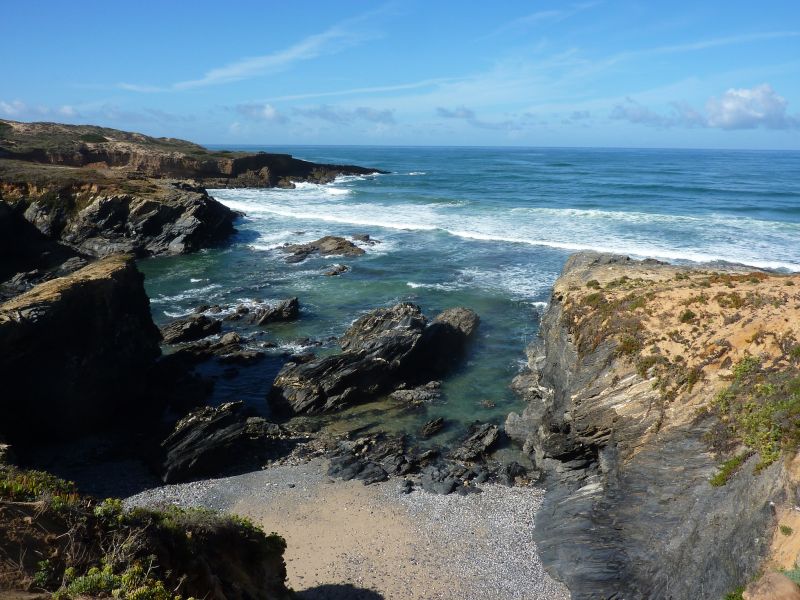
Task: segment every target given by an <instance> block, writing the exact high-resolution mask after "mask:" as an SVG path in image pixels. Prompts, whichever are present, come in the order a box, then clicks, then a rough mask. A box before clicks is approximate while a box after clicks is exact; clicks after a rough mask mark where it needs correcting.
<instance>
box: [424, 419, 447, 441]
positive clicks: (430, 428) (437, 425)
mask: <svg viewBox="0 0 800 600" xmlns="http://www.w3.org/2000/svg"><path fill="white" fill-rule="evenodd" d="M442 429H444V417H436V418H435V419H431V420H430V421H427V422H426V423H425V424H424V425H423V426H422V428H421V429H420V430H419V435H420V437H423V438H429V437H433V436H434V435H436V434H437V433H439V432H440V431H441V430H442Z"/></svg>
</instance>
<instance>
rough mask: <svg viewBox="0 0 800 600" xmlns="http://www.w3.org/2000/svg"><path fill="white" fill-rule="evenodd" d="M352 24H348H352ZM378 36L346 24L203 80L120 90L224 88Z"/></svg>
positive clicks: (125, 85)
mask: <svg viewBox="0 0 800 600" xmlns="http://www.w3.org/2000/svg"><path fill="white" fill-rule="evenodd" d="M352 21H354V20H350V21H348V22H346V23H349V22H352ZM375 35H376V34H375V33H363V32H358V31H354V30H351V29H350V28H348V27H347V26H346V24H339V25H334V26H333V27H330V28H329V29H327V30H326V31H323V32H322V33H317V34H314V35H310V36H308V37H306V38H304V39H302V40H300V41H299V42H297V43H295V44H293V45H291V46H289V47H288V48H284V49H282V50H278V51H276V52H272V53H270V54H264V55H261V56H253V57H246V58H242V59H239V60H237V61H234V62H231V63H228V64H227V65H224V66H222V67H216V68H214V69H211V70H209V71H206V72H205V73H204V74H203V76H202V77H200V78H197V79H187V80H183V81H177V82H175V83H172V84H169V85H167V86H157V85H150V84H138V83H128V82H122V83H119V84H117V87H118V88H120V89H123V90H126V91H130V92H141V93H155V92H168V91H182V90H188V89H192V88H200V87H207V86H213V85H222V84H226V83H232V82H236V81H242V80H245V79H251V78H253V77H260V76H262V75H267V74H270V73H277V72H279V71H284V70H286V69H289V68H290V67H292V66H293V65H295V64H297V63H300V62H303V61H307V60H312V59H314V58H317V57H319V56H323V55H330V54H335V53H336V52H340V51H341V50H344V49H345V48H348V47H351V46H354V45H356V44H359V43H361V42H363V41H365V40H367V39H372V38H374V37H375Z"/></svg>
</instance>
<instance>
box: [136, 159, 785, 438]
mask: <svg viewBox="0 0 800 600" xmlns="http://www.w3.org/2000/svg"><path fill="white" fill-rule="evenodd" d="M226 148H228V147H226ZM228 149H230V148H228ZM241 149H246V150H248V151H256V150H264V151H269V152H286V153H289V154H292V155H293V156H296V157H298V158H303V159H306V160H311V161H315V162H324V163H338V164H357V165H361V166H368V167H376V168H379V169H384V170H387V171H391V174H389V175H377V176H368V177H343V178H340V179H338V180H337V181H336V182H334V183H332V184H328V185H312V184H302V183H301V184H298V186H297V189H294V190H282V189H230V190H210V193H211V195H212V196H214V197H215V198H216V199H217V200H219V201H221V202H222V203H224V204H226V205H227V206H229V207H230V208H232V209H235V210H237V211H242V212H244V213H246V216H245V217H243V218H242V219H241V220H240V221H239V222H238V224H237V228H238V230H239V231H238V233H237V234H236V235H235V237H234V238H233V239H232V240H231V242H230V244H228V245H226V246H223V247H220V248H215V249H209V250H205V251H202V252H200V253H197V254H193V255H189V256H176V257H163V258H154V259H147V260H143V261H140V264H139V265H140V268H141V269H142V271H143V272H144V273H145V276H146V287H147V291H148V294H149V295H150V298H151V307H152V311H153V315H154V318H155V320H156V322H157V323H158V324H159V325H161V324H164V323H166V322H168V321H169V320H171V319H173V318H175V317H179V316H182V315H185V314H187V313H189V312H191V310H192V309H193V308H194V307H196V306H197V305H200V304H221V305H233V304H239V303H247V302H251V301H253V300H278V299H282V298H286V297H288V296H298V297H299V299H300V302H301V306H302V309H301V317H300V319H299V320H298V321H297V322H295V323H285V324H275V325H271V326H269V327H267V328H257V327H253V326H251V325H247V324H245V323H244V322H242V321H239V322H226V327H225V328H224V329H223V331H225V330H226V329H227V330H235V331H238V332H239V333H240V334H242V335H243V336H247V337H248V339H249V340H250V342H251V343H252V344H253V345H257V344H259V343H261V342H272V343H274V344H276V346H277V348H275V349H274V350H269V351H268V352H269V353H270V356H269V358H268V359H267V360H265V361H264V362H262V363H259V364H258V365H256V366H254V367H248V368H244V369H242V370H241V372H240V373H239V375H238V376H236V377H229V376H228V375H227V374H226V373H224V372H223V371H222V369H221V368H219V367H215V366H213V365H210V366H206V367H205V371H206V374H207V375H209V376H211V377H213V378H214V379H215V382H216V383H215V391H214V396H213V402H222V401H228V400H238V399H241V400H245V401H246V402H248V403H249V404H250V405H252V406H253V407H255V408H256V409H257V410H258V411H259V412H261V413H263V414H266V415H269V411H268V407H267V405H266V401H265V396H266V394H267V392H268V390H269V387H270V384H271V382H272V379H273V378H274V375H275V374H276V373H277V371H278V369H279V368H280V366H281V364H282V362H283V361H284V360H285V358H284V356H285V353H286V352H289V351H299V350H302V349H308V348H311V345H312V344H316V343H319V342H321V343H322V346H314V347H313V348H311V349H313V350H315V351H318V352H332V351H335V348H336V345H335V340H334V339H333V338H335V337H336V336H339V335H341V334H342V333H343V332H344V330H345V329H346V328H347V326H348V325H349V324H350V323H351V322H352V321H353V320H354V319H356V318H357V317H358V316H359V315H361V314H362V313H364V312H366V311H368V310H370V309H373V308H376V307H379V306H387V305H391V304H394V303H396V302H400V301H411V302H415V303H417V304H419V305H420V306H421V307H422V308H423V309H424V311H425V313H426V314H428V315H429V316H431V317H432V316H434V315H435V314H436V313H437V312H439V311H440V310H442V309H444V308H447V307H452V306H467V307H470V308H472V309H474V310H475V311H477V312H478V314H479V315H480V317H481V326H480V329H479V335H478V339H477V340H476V342H475V343H474V345H473V346H472V348H471V350H470V353H469V356H468V357H467V360H466V361H465V363H464V365H463V367H461V368H460V369H459V370H457V371H456V372H455V373H453V374H452V375H451V376H450V377H449V378H447V379H446V380H445V383H444V386H443V389H444V398H443V400H442V401H440V402H438V403H435V404H432V405H430V406H427V407H425V408H424V409H422V410H416V411H409V410H407V408H405V407H402V406H399V405H397V404H395V403H392V402H391V401H389V400H385V399H384V400H379V401H377V402H375V403H371V404H368V405H364V406H362V407H358V408H355V409H351V410H349V411H346V412H345V413H344V414H339V415H335V417H333V418H331V419H327V420H326V421H328V422H329V424H328V425H327V426H329V427H332V428H340V429H355V428H365V429H370V428H373V429H383V430H392V431H405V432H410V433H413V432H415V431H416V430H417V429H418V427H419V426H420V424H421V423H423V422H424V421H426V420H428V419H431V418H433V417H436V416H444V417H445V418H447V419H449V420H450V422H451V427H450V428H449V429H448V430H447V431H446V432H445V433H444V434H443V436H441V437H439V438H438V439H436V441H437V442H443V441H445V442H446V441H447V440H448V438H449V439H452V438H454V437H457V436H459V435H461V433H462V432H463V429H464V428H465V426H466V425H467V424H468V423H469V422H471V421H474V420H476V419H477V420H481V421H493V422H496V423H501V422H502V421H503V419H504V418H505V415H506V414H507V413H508V412H510V411H511V410H518V409H520V408H521V406H520V403H519V400H518V399H516V398H515V397H514V395H513V394H512V393H511V392H510V390H509V389H508V385H509V383H510V382H511V379H512V378H513V377H514V375H515V374H516V373H517V372H518V371H519V369H520V368H521V365H522V364H523V363H524V360H525V352H524V350H525V347H526V345H527V344H528V343H529V342H530V341H531V340H532V339H533V338H534V337H535V336H536V334H537V327H538V320H539V317H540V315H541V314H542V311H543V310H544V308H545V307H546V303H547V300H548V297H549V294H550V289H551V286H552V284H553V282H554V281H555V279H556V277H557V276H558V274H559V272H560V270H561V268H562V266H563V264H564V261H565V260H566V258H567V257H568V256H569V254H570V253H571V252H573V251H575V250H579V249H593V250H601V251H609V252H617V253H623V254H627V255H630V256H633V257H637V258H642V257H652V258H658V259H662V260H666V261H672V262H692V261H694V262H713V261H728V262H735V263H744V264H747V265H753V266H756V267H761V268H767V269H777V270H783V271H800V153H799V152H768V151H759V152H752V151H721V150H702V151H700V150H698V151H696V150H622V149H619V150H617V149H613V150H612V149H550V148H545V149H539V148H430V147H425V148H389V147H363V146H361V147H350V146H342V147H333V146H320V147H312V146H302V147H301V146H295V147H263V148H262V147H247V148H241ZM360 233H368V234H370V235H371V236H372V238H374V239H375V240H379V241H380V243H379V244H375V245H374V246H367V245H363V247H364V248H365V250H366V252H367V253H366V254H365V255H364V256H360V257H354V258H344V257H328V258H310V259H308V260H306V261H305V262H303V263H299V264H287V263H286V262H285V261H284V259H283V257H284V255H283V253H282V252H281V251H280V250H279V248H280V247H281V246H282V245H283V244H286V243H298V242H305V241H311V240H314V239H317V238H319V237H321V236H323V235H339V236H345V237H349V236H351V235H353V234H360ZM337 263H341V264H346V265H347V266H349V267H350V269H351V270H350V271H349V272H348V273H346V274H344V275H343V276H340V277H326V276H324V275H323V274H322V273H323V272H324V271H325V270H326V269H328V268H329V267H330V266H331V265H333V264H337Z"/></svg>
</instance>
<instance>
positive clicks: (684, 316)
mask: <svg viewBox="0 0 800 600" xmlns="http://www.w3.org/2000/svg"><path fill="white" fill-rule="evenodd" d="M696 318H697V314H696V313H695V312H694V311H693V310H691V309H688V308H687V309H686V310H685V311H683V312H682V313H681V316H680V322H681V323H691V322H692V321H694V320H695V319H696Z"/></svg>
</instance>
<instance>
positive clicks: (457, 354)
mask: <svg viewBox="0 0 800 600" xmlns="http://www.w3.org/2000/svg"><path fill="white" fill-rule="evenodd" d="M479 324H480V318H479V317H478V315H477V314H476V313H475V311H473V310H470V309H469V308H462V307H458V308H449V309H447V310H445V311H442V312H441V313H440V314H439V315H438V316H437V317H436V318H435V319H434V320H433V321H432V322H431V324H430V325H429V326H428V328H427V330H426V331H425V340H424V341H423V346H424V347H425V356H424V357H421V361H422V362H423V364H426V365H427V366H428V369H429V370H430V371H431V372H434V373H439V374H443V373H445V372H447V371H448V370H450V369H451V368H452V367H453V366H455V365H456V364H457V363H458V362H459V361H460V360H461V359H462V358H463V356H464V352H465V350H466V347H467V344H468V342H469V341H470V339H472V337H473V336H474V335H475V331H476V330H477V329H478V325H479Z"/></svg>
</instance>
